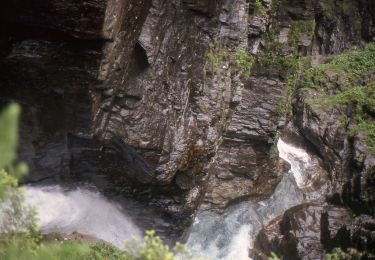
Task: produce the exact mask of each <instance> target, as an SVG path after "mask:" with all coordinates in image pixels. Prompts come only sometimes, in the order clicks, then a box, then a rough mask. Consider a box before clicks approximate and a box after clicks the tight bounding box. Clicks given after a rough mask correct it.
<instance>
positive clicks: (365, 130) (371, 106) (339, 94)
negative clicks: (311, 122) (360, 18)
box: [301, 43, 375, 155]
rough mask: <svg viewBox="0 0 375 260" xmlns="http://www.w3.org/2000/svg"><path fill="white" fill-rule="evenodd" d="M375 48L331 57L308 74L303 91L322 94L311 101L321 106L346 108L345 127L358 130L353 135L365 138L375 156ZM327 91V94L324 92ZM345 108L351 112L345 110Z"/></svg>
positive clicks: (372, 45)
mask: <svg viewBox="0 0 375 260" xmlns="http://www.w3.org/2000/svg"><path fill="white" fill-rule="evenodd" d="M374 73H375V44H374V43H372V44H368V45H367V46H365V47H364V48H363V49H361V50H358V51H351V52H346V53H344V54H341V55H338V56H335V57H331V59H330V61H329V62H327V63H326V64H321V65H317V66H315V67H313V68H311V69H309V70H307V71H306V73H305V75H304V77H303V79H302V81H301V82H302V83H301V84H302V87H305V88H311V89H314V90H320V91H321V93H325V96H323V97H321V98H314V99H310V100H307V102H308V103H309V104H313V105H320V106H325V107H329V106H342V107H344V109H340V111H345V114H343V115H342V116H341V117H340V118H341V119H340V123H341V125H348V124H349V122H351V123H352V124H354V125H355V126H354V127H352V129H351V132H350V133H351V134H357V133H362V134H364V136H365V139H366V142H367V146H368V149H369V152H370V153H371V154H373V155H375V120H374V118H373V115H374V112H375V80H374ZM322 91H323V92H322ZM345 107H347V108H350V109H345Z"/></svg>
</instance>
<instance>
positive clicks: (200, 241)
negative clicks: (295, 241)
mask: <svg viewBox="0 0 375 260" xmlns="http://www.w3.org/2000/svg"><path fill="white" fill-rule="evenodd" d="M277 148H278V150H279V156H280V158H282V159H284V160H285V161H287V162H289V163H290V165H291V170H290V171H289V172H288V173H286V174H285V175H284V177H283V179H282V180H281V182H280V183H279V184H278V185H277V187H276V189H275V191H274V194H273V195H272V196H271V197H270V198H268V199H266V200H263V201H260V202H258V203H250V202H242V203H239V204H238V205H235V206H232V207H230V208H228V209H227V211H226V212H225V213H224V214H223V215H218V214H215V213H212V212H201V213H199V214H198V216H197V217H196V220H195V222H194V224H193V227H192V232H191V234H190V236H189V239H188V242H187V246H188V247H189V248H190V249H191V250H192V251H193V253H194V254H196V255H197V256H203V257H207V258H210V259H228V260H232V259H238V260H245V259H250V258H249V250H251V249H252V244H253V241H252V239H253V238H255V236H256V234H257V233H258V232H259V231H260V230H261V228H262V227H263V226H264V225H266V224H267V223H269V222H270V221H271V220H272V219H274V218H275V217H277V216H280V215H281V214H283V213H284V212H285V211H286V210H287V209H289V208H291V207H293V206H296V205H298V204H301V203H302V202H304V201H305V199H306V198H308V196H307V194H306V193H307V192H306V189H305V187H307V186H309V185H310V184H311V180H313V179H314V174H315V170H314V167H315V164H314V163H313V161H314V160H312V158H311V157H310V155H309V154H308V153H307V152H306V151H305V150H303V149H300V148H297V147H294V146H292V145H290V144H287V143H285V142H284V141H283V140H281V139H279V141H278V144H277Z"/></svg>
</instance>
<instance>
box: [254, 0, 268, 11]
mask: <svg viewBox="0 0 375 260" xmlns="http://www.w3.org/2000/svg"><path fill="white" fill-rule="evenodd" d="M264 12H265V10H264V6H263V1H262V0H255V2H254V14H259V13H260V14H262V13H264Z"/></svg>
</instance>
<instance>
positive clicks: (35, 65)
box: [0, 1, 151, 181]
mask: <svg viewBox="0 0 375 260" xmlns="http://www.w3.org/2000/svg"><path fill="white" fill-rule="evenodd" d="M150 4H151V2H147V1H133V2H132V1H121V3H116V2H114V1H108V2H107V1H91V2H79V3H76V2H75V1H63V2H61V1H47V2H46V3H43V4H41V3H39V2H37V1H29V2H28V3H26V4H23V3H20V2H19V1H16V2H7V3H6V4H4V8H2V9H1V11H0V12H1V18H0V20H1V22H2V24H3V25H4V26H2V27H1V37H0V45H1V47H2V50H1V56H0V58H1V60H0V64H1V65H0V66H1V72H0V78H1V83H0V84H1V88H0V93H1V97H2V100H1V103H2V104H3V103H7V102H8V100H11V99H13V100H16V101H18V102H20V103H21V104H22V106H23V111H24V112H23V116H22V122H21V146H20V147H21V148H20V158H21V159H22V160H26V161H27V163H28V164H29V166H30V170H31V174H30V175H29V176H28V177H27V180H29V181H38V180H41V179H45V178H49V177H56V178H60V177H63V176H68V175H71V174H75V173H74V172H73V171H72V169H71V167H70V162H71V159H72V151H71V149H70V147H69V142H70V141H69V139H70V138H69V135H68V134H69V133H72V134H84V135H90V134H91V132H92V129H93V124H92V122H93V118H94V116H93V111H94V112H95V109H94V108H95V100H96V95H95V93H96V92H97V91H96V88H97V87H98V86H101V85H102V84H103V81H104V80H103V79H102V77H101V73H102V71H103V70H102V69H101V67H103V66H104V65H103V63H104V61H103V55H107V51H106V50H107V49H110V48H109V47H106V46H108V45H109V46H113V45H116V43H117V42H118V41H119V40H118V39H120V38H121V39H124V38H125V40H126V41H127V42H129V45H126V44H125V43H124V42H123V43H122V46H124V45H125V46H126V47H123V48H122V49H121V52H122V55H123V56H122V57H123V59H124V60H126V61H127V62H128V61H129V60H130V56H131V53H132V52H133V50H134V45H135V42H136V41H137V39H138V37H139V34H140V30H141V27H142V25H143V22H144V20H145V15H146V14H147V12H148V9H149V7H150ZM128 29H130V30H129V31H127V30H128ZM125 30H126V32H125ZM118 45H119V44H117V46H118ZM103 46H104V47H106V48H104V51H103ZM108 52H109V51H108ZM107 56H108V55H107ZM104 60H105V59H104ZM97 156H100V151H99V150H98V152H97Z"/></svg>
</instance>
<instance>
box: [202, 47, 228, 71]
mask: <svg viewBox="0 0 375 260" xmlns="http://www.w3.org/2000/svg"><path fill="white" fill-rule="evenodd" d="M229 59H230V55H229V52H228V51H227V50H226V49H223V48H221V47H220V46H219V43H218V42H215V43H214V46H213V48H212V49H211V50H210V51H209V52H208V53H207V59H206V65H205V69H206V70H207V69H208V70H210V71H213V72H214V73H215V74H216V76H217V77H218V78H220V75H221V70H222V67H223V66H224V65H225V64H227V63H229Z"/></svg>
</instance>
